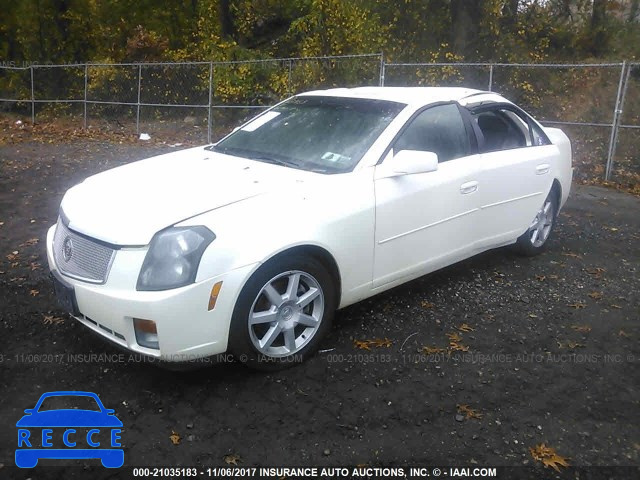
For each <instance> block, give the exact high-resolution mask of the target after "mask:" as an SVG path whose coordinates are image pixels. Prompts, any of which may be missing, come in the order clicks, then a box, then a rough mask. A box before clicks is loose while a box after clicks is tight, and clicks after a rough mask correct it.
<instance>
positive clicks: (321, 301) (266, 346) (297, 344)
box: [229, 255, 337, 371]
mask: <svg viewBox="0 0 640 480" xmlns="http://www.w3.org/2000/svg"><path fill="white" fill-rule="evenodd" d="M334 284H335V282H334V280H333V278H332V277H331V274H330V273H329V272H328V271H327V269H326V268H325V267H324V266H323V265H322V263H320V262H319V261H317V260H316V259H314V258H312V257H306V256H301V255H291V256H282V257H280V258H276V259H274V260H272V261H270V262H267V263H265V264H264V265H263V266H261V267H260V268H259V269H258V270H257V271H256V272H255V273H254V274H253V275H252V276H251V278H250V279H249V280H248V281H247V283H246V284H245V286H244V287H243V289H242V291H241V292H240V296H239V297H238V300H237V302H236V306H235V308H234V310H233V315H232V317H231V328H230V332H229V350H230V351H231V352H232V353H233V355H234V356H235V357H236V358H237V359H238V360H239V361H240V362H241V363H244V364H245V365H247V366H248V367H250V368H254V369H257V370H263V371H275V370H282V369H284V368H287V367H291V366H294V365H297V364H300V363H302V362H303V361H304V360H306V359H307V358H309V357H310V356H311V355H313V354H314V353H315V351H316V350H317V349H318V346H319V345H320V342H321V341H322V338H323V337H324V336H325V334H326V333H327V332H328V331H329V329H330V328H331V322H332V320H333V315H334V312H335V309H336V307H337V295H336V289H335V286H334ZM296 286H297V288H295V293H294V294H293V295H292V294H291V293H290V292H291V291H293V290H294V287H296Z"/></svg>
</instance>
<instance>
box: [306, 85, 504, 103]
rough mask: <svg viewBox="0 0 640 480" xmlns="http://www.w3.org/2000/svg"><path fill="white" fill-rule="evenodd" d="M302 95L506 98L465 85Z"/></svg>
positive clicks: (333, 90) (405, 100) (427, 100)
mask: <svg viewBox="0 0 640 480" xmlns="http://www.w3.org/2000/svg"><path fill="white" fill-rule="evenodd" d="M301 95H313V96H330V97H349V98H367V99H372V100H389V101H392V102H401V103H406V104H407V105H428V104H430V103H435V102H450V101H457V102H461V103H467V102H463V100H464V99H466V98H468V97H474V96H476V95H477V96H482V97H483V99H484V101H494V102H500V101H504V99H503V98H502V97H501V96H500V95H497V94H495V93H491V92H484V91H482V90H476V89H473V88H464V87H357V88H330V89H327V90H314V91H311V92H305V93H303V94H301Z"/></svg>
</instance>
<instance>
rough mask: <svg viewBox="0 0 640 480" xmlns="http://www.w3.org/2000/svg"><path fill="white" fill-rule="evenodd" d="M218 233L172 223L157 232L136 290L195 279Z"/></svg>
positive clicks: (199, 227) (166, 288)
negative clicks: (169, 226) (206, 252)
mask: <svg viewBox="0 0 640 480" xmlns="http://www.w3.org/2000/svg"><path fill="white" fill-rule="evenodd" d="M215 238H216V236H215V235H214V234H213V233H212V232H211V230H209V229H208V228H206V227H202V226H198V227H171V228H167V229H166V230H162V231H161V232H158V233H156V234H155V236H154V237H153V239H151V244H150V245H149V251H148V252H147V256H146V257H145V258H144V262H143V263H142V269H141V270H140V275H139V276H138V284H137V286H136V290H168V289H170V288H178V287H183V286H185V285H189V284H190V283H193V282H195V280H196V273H197V272H198V265H199V264H200V259H201V258H202V254H203V253H204V251H205V249H206V248H207V246H209V244H210V243H211V242H213V240H214V239H215Z"/></svg>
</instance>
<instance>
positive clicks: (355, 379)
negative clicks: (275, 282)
mask: <svg viewBox="0 0 640 480" xmlns="http://www.w3.org/2000/svg"><path fill="white" fill-rule="evenodd" d="M167 150H169V147H167V146H166V145H159V144H155V145H149V144H145V145H142V146H141V145H139V144H136V143H132V142H130V141H128V142H123V143H114V142H111V141H107V140H104V139H83V138H79V139H75V140H73V141H70V142H67V143H60V144H48V143H46V142H42V141H39V142H33V141H24V140H23V141H20V142H17V143H15V144H7V145H4V146H0V161H1V164H0V212H1V213H0V362H1V366H0V391H1V392H2V395H1V396H0V412H2V414H1V415H0V418H1V425H2V427H3V428H2V430H1V433H0V445H2V449H1V450H0V477H3V478H27V477H32V478H43V475H44V474H45V473H46V472H44V473H43V471H42V470H40V469H36V470H34V471H26V472H25V471H17V470H15V469H13V468H12V467H10V466H12V465H14V460H13V451H14V448H15V435H16V429H15V428H16V427H15V422H16V421H17V420H18V419H19V418H20V417H21V415H22V410H23V409H25V408H30V407H32V406H33V405H34V404H35V402H36V400H37V399H38V398H39V396H40V395H41V394H42V393H43V392H46V391H53V390H74V389H76V390H89V391H93V392H96V393H97V394H98V395H99V396H100V398H101V399H102V401H103V403H104V404H105V405H106V406H107V408H114V409H115V410H116V414H117V416H118V417H119V418H120V420H122V422H123V423H124V425H125V430H124V432H123V440H124V445H125V465H131V466H141V465H204V466H225V465H228V464H229V462H231V463H233V462H234V461H235V462H236V463H237V464H238V466H245V467H246V466H255V465H322V466H331V465H343V464H346V465H356V464H367V465H382V464H384V465H406V464H427V465H467V466H473V465H480V466H483V465H493V466H521V465H528V466H532V468H533V470H532V471H533V472H534V473H535V474H536V475H537V474H540V475H547V476H552V475H551V474H553V475H556V474H555V473H554V471H553V470H551V469H550V468H545V467H544V466H543V465H542V464H541V463H540V462H537V461H536V460H534V459H533V457H532V455H531V453H530V450H529V449H530V447H535V446H536V445H539V444H541V443H544V444H546V445H547V446H550V447H552V448H553V449H555V451H556V452H557V453H558V454H559V455H561V456H562V457H565V458H568V459H569V460H568V462H569V463H570V464H571V465H573V466H598V465H599V466H604V465H607V466H638V465H639V464H640V408H639V407H640V396H639V394H638V393H639V392H638V388H639V386H640V378H639V375H638V365H639V360H640V342H638V339H639V338H640V324H639V313H640V275H639V267H640V265H639V258H640V249H639V240H640V234H639V232H640V199H638V198H637V197H633V196H631V195H628V194H624V193H620V192H616V191H613V190H608V189H603V188H598V187H585V186H576V187H574V190H573V192H572V195H571V198H570V200H569V203H568V204H567V206H566V208H565V210H564V211H563V213H562V214H561V216H560V221H559V225H558V228H557V229H556V231H555V237H554V238H553V239H552V241H551V242H550V244H549V249H548V251H547V252H546V253H544V254H543V255H541V256H538V257H535V258H522V257H518V256H516V255H514V254H513V253H511V251H510V250H509V249H499V250H495V251H491V252H487V253H485V254H482V255H480V256H477V257H475V258H473V259H470V260H468V261H465V262H463V263H461V264H458V265H455V266H452V267H449V268H447V269H444V270H442V271H440V272H436V273H434V274H431V275H428V276H426V277H423V278H420V279H418V280H415V281H413V282H410V283H408V284H406V285H404V286H401V287H398V288H395V289H393V290H391V291H389V292H387V293H384V294H381V295H378V296H377V297H374V298H372V299H369V300H366V301H363V302H361V303H359V304H356V305H354V306H351V307H349V308H346V309H344V310H342V311H340V312H338V314H337V318H336V321H335V325H334V327H333V329H332V331H331V333H330V335H329V336H328V337H327V338H326V339H325V341H324V342H323V345H322V351H321V353H319V354H318V355H317V356H315V357H314V358H312V359H311V360H310V361H309V362H307V363H306V364H304V365H302V366H299V367H296V368H293V369H290V370H287V371H284V372H279V373H275V374H264V373H256V372H252V371H248V370H247V369H245V368H243V367H242V366H239V365H237V364H233V363H231V364H222V365H206V366H205V368H202V369H199V370H195V371H189V372H170V371H166V370H163V369H160V368H158V367H157V366H156V365H150V364H148V363H143V362H139V361H135V359H132V360H129V357H128V355H124V357H118V356H117V355H118V354H120V351H119V350H116V349H115V348H113V347H112V346H110V345H108V344H105V343H104V342H103V341H102V340H101V339H99V338H96V337H95V336H94V335H92V334H91V333H90V332H89V331H88V330H87V329H86V328H84V327H83V326H82V325H79V324H78V323H77V322H75V321H73V320H72V319H70V318H69V317H67V316H65V315H64V314H63V313H62V312H61V311H60V310H59V309H58V307H57V306H56V303H55V300H54V296H53V290H52V286H51V283H50V281H49V279H48V271H47V268H46V254H45V247H44V238H45V232H46V229H47V228H48V226H49V225H50V224H52V223H54V222H55V219H56V215H57V209H58V205H59V202H60V199H61V198H62V195H63V193H64V191H65V190H66V189H67V188H69V187H70V186H72V185H73V184H75V183H77V182H78V181H80V180H81V179H82V178H84V177H86V176H88V175H89V174H92V173H94V172H98V171H101V170H104V169H106V168H110V167H113V166H116V165H118V164H121V163H125V162H129V161H132V160H136V159H140V158H144V157H146V156H150V155H152V154H154V153H159V152H162V151H167ZM361 347H367V348H368V349H367V348H361ZM91 354H96V355H100V354H102V357H93V358H92V357H91ZM107 355H108V358H106V356H107ZM465 406H468V407H465ZM476 417H477V418H476ZM172 433H176V434H177V435H178V436H179V443H178V444H174V443H173V442H172V441H171V438H170V436H171V435H172ZM175 438H176V437H174V439H175ZM50 462H51V461H50ZM77 463H78V464H79V465H81V464H82V462H77ZM41 464H47V462H41ZM48 464H51V463H48ZM87 464H88V465H95V464H96V462H94V461H88V462H87ZM2 465H4V467H2ZM67 470H68V471H67V472H66V473H64V475H65V476H66V477H71V476H75V475H78V476H80V475H81V473H82V472H83V471H82V470H81V469H77V468H75V469H74V468H73V467H70V468H69V469H67ZM56 472H58V473H56V475H58V474H60V475H61V473H60V472H59V471H58V470H56ZM95 472H96V473H94V474H93V476H94V477H95V478H98V477H105V478H107V477H108V478H118V477H117V475H115V476H114V473H113V472H109V471H106V470H102V469H98V470H96V471H95ZM536 472H537V473H536ZM566 473H568V472H566ZM635 473H637V470H636V471H635V472H634V474H635ZM5 476H6V477H5ZM561 478H568V477H566V476H562V477H561ZM618 478H619V477H618ZM636 478H637V477H636Z"/></svg>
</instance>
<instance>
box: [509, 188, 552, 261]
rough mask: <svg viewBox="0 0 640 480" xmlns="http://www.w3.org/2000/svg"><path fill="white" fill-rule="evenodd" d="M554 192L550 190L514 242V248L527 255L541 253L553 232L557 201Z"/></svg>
mask: <svg viewBox="0 0 640 480" xmlns="http://www.w3.org/2000/svg"><path fill="white" fill-rule="evenodd" d="M556 198H557V197H556V195H555V192H553V191H552V192H550V193H549V195H548V196H547V198H546V199H545V201H544V203H543V204H542V207H541V208H540V210H538V213H537V214H536V216H535V218H534V219H533V221H532V222H531V225H529V228H528V229H527V231H526V232H524V233H523V234H522V235H521V236H520V237H519V238H518V240H517V242H516V245H515V246H516V250H517V251H518V252H519V253H521V254H523V255H527V256H533V255H537V254H539V253H541V252H542V251H543V250H544V249H545V246H546V244H547V240H549V237H550V236H551V233H552V232H553V227H554V226H555V223H556V217H557V214H558V201H557V199H556Z"/></svg>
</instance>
